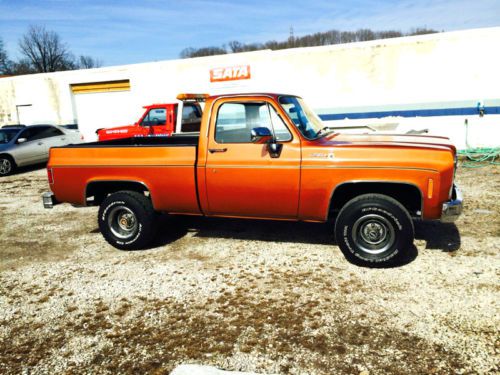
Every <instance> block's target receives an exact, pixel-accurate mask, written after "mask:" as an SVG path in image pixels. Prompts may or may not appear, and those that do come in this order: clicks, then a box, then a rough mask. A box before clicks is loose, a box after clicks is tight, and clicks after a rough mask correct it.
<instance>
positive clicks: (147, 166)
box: [51, 164, 195, 168]
mask: <svg viewBox="0 0 500 375" xmlns="http://www.w3.org/2000/svg"><path fill="white" fill-rule="evenodd" d="M194 166H195V165H194V164H179V165H165V164H163V165H161V164H158V165H144V164H127V165H123V164H121V165H113V164H106V165H92V164H89V165H51V167H52V168H131V167H132V168H153V167H154V168H183V167H184V168H192V167H194Z"/></svg>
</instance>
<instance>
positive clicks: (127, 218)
mask: <svg viewBox="0 0 500 375" xmlns="http://www.w3.org/2000/svg"><path fill="white" fill-rule="evenodd" d="M178 98H179V99H180V100H191V101H192V100H199V101H205V107H204V108H205V110H204V112H203V116H202V120H201V128H200V133H199V135H192V134H191V135H182V134H179V135H176V134H174V135H172V136H170V137H147V138H128V139H118V140H112V141H105V142H96V143H86V144H79V145H72V146H65V147H56V148H52V149H51V150H50V160H49V163H48V165H47V172H48V178H49V184H50V188H51V192H47V193H44V194H43V202H44V206H45V207H46V208H51V207H52V206H53V205H54V204H57V203H59V202H68V203H71V204H73V205H76V206H92V205H99V206H100V208H99V213H98V223H99V228H100V230H101V232H102V234H103V236H104V238H105V239H106V240H107V241H108V242H109V243H110V244H111V245H112V246H114V247H116V248H119V249H137V248H143V247H145V246H147V245H148V243H149V242H150V241H151V240H152V239H153V237H154V233H155V230H156V228H157V226H156V220H155V218H156V215H157V214H158V213H160V212H163V213H168V214H172V215H179V214H180V215H205V216H222V217H234V218H258V219H273V220H293V221H310V222H326V221H328V220H329V219H332V221H334V223H335V224H334V228H333V227H332V229H333V230H334V231H335V236H336V241H337V244H338V245H339V247H340V249H341V250H342V251H343V253H344V254H345V256H346V257H347V258H348V259H350V260H352V261H354V262H356V263H358V264H364V265H369V264H374V263H390V262H392V261H393V260H395V259H397V258H398V256H399V255H401V254H403V253H404V252H405V251H406V250H408V249H409V248H410V246H412V243H413V238H414V229H413V221H412V220H413V219H424V220H435V219H441V220H443V221H453V220H454V219H455V218H457V217H458V215H460V213H461V210H462V198H461V194H460V192H459V190H458V189H457V188H456V187H455V185H454V183H453V182H454V174H455V169H456V160H457V156H456V149H455V147H454V146H453V145H452V144H450V142H449V140H448V139H447V138H444V137H431V136H422V135H419V136H414V135H412V136H408V135H387V134H383V135H377V134H375V135H373V134H370V135H342V134H339V133H336V132H334V131H333V129H331V128H329V127H327V126H324V125H323V124H322V122H321V120H320V119H319V118H318V117H317V116H316V115H315V114H314V112H312V111H311V110H310V109H309V107H308V106H307V105H306V103H305V102H304V101H303V99H301V98H299V97H297V96H291V95H279V94H266V93H262V94H240V95H238V94H235V95H218V96H208V95H205V94H181V95H179V97H178Z"/></svg>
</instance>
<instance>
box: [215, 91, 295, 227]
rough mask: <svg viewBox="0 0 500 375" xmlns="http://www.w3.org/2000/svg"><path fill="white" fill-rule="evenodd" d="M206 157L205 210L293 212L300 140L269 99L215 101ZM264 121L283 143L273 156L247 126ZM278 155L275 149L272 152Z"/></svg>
mask: <svg viewBox="0 0 500 375" xmlns="http://www.w3.org/2000/svg"><path fill="white" fill-rule="evenodd" d="M213 113H214V114H216V115H215V116H212V119H211V126H210V135H209V141H208V152H207V159H206V160H207V161H206V169H205V173H206V185H207V195H208V210H209V213H208V214H209V215H222V216H242V217H266V218H271V217H272V218H296V217H297V212H298V203H299V179H300V141H299V139H298V138H294V137H293V136H292V133H291V132H290V131H289V129H288V128H287V125H286V124H285V122H284V121H283V119H282V118H281V117H280V115H279V114H278V112H277V110H276V109H275V108H274V106H273V104H272V102H271V101H267V100H238V99H237V98H235V99H231V100H228V101H224V102H222V103H219V104H217V103H216V104H215V105H214V108H213ZM256 127H267V128H269V129H270V130H271V131H272V132H274V134H275V137H276V140H277V143H278V144H282V149H281V153H280V154H279V156H278V157H272V156H271V154H270V153H269V146H268V145H267V144H257V143H252V141H251V131H252V129H253V128H256ZM275 156H276V155H275Z"/></svg>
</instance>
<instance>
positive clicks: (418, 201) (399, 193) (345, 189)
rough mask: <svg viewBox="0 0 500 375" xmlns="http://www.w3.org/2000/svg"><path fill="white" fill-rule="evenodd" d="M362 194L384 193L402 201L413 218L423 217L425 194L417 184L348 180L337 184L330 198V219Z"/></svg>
mask: <svg viewBox="0 0 500 375" xmlns="http://www.w3.org/2000/svg"><path fill="white" fill-rule="evenodd" d="M362 194H383V195H387V196H389V197H391V198H394V199H396V200H397V201H398V202H400V203H401V204H402V205H403V206H404V207H405V208H406V209H407V210H408V213H409V214H410V216H411V217H413V218H422V215H423V195H422V192H421V190H420V188H419V187H418V186H417V185H414V184H412V183H408V182H397V181H347V182H343V183H341V184H339V185H337V186H336V187H335V188H334V190H333V192H332V196H331V198H330V205H329V210H328V219H331V218H333V217H334V216H335V215H336V214H337V213H338V212H339V211H340V209H341V208H342V207H343V206H344V205H345V204H346V203H347V202H348V201H350V200H351V199H353V198H355V197H357V196H359V195H362Z"/></svg>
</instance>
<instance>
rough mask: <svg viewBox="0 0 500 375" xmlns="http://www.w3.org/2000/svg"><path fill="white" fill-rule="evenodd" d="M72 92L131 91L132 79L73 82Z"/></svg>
mask: <svg viewBox="0 0 500 375" xmlns="http://www.w3.org/2000/svg"><path fill="white" fill-rule="evenodd" d="M70 86H71V92H72V93H73V94H89V93H95V92H112V91H130V80H128V79H124V80H121V81H106V82H89V83H73V84H71V85H70Z"/></svg>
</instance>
